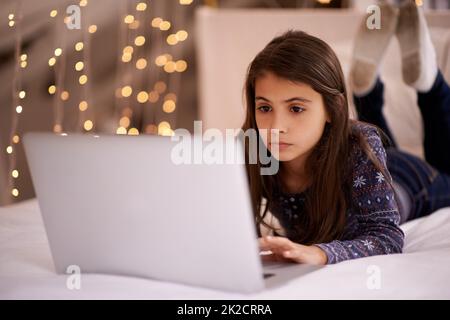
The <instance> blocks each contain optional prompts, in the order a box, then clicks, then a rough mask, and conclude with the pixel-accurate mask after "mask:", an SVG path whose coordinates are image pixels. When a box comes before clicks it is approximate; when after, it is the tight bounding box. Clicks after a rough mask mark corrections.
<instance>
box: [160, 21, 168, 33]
mask: <svg viewBox="0 0 450 320" xmlns="http://www.w3.org/2000/svg"><path fill="white" fill-rule="evenodd" d="M159 29H160V30H162V31H166V30H169V29H170V22H169V21H163V22H161V24H160V25H159Z"/></svg>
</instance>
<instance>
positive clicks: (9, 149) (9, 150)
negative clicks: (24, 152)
mask: <svg viewBox="0 0 450 320" xmlns="http://www.w3.org/2000/svg"><path fill="white" fill-rule="evenodd" d="M6 153H7V154H11V153H13V147H12V146H7V147H6Z"/></svg>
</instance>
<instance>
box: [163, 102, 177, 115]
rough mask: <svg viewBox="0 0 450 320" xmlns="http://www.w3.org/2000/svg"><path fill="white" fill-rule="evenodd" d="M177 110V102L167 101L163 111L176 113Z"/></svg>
mask: <svg viewBox="0 0 450 320" xmlns="http://www.w3.org/2000/svg"><path fill="white" fill-rule="evenodd" d="M175 108H176V105H175V102H174V101H173V100H167V101H165V102H164V104H163V111H164V112H167V113H171V112H174V111H175Z"/></svg>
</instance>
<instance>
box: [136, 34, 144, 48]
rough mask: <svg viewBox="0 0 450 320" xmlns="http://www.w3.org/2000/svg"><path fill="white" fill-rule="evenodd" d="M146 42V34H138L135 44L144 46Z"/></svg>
mask: <svg viewBox="0 0 450 320" xmlns="http://www.w3.org/2000/svg"><path fill="white" fill-rule="evenodd" d="M144 43H145V37H144V36H137V37H136V39H134V44H135V45H136V46H138V47H140V46H143V45H144Z"/></svg>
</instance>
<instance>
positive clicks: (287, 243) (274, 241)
mask: <svg viewBox="0 0 450 320" xmlns="http://www.w3.org/2000/svg"><path fill="white" fill-rule="evenodd" d="M265 240H266V243H269V244H270V245H273V246H277V247H279V248H283V249H285V250H289V249H291V248H294V247H295V244H294V243H293V242H292V241H291V240H289V239H288V238H285V237H266V239H265Z"/></svg>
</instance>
